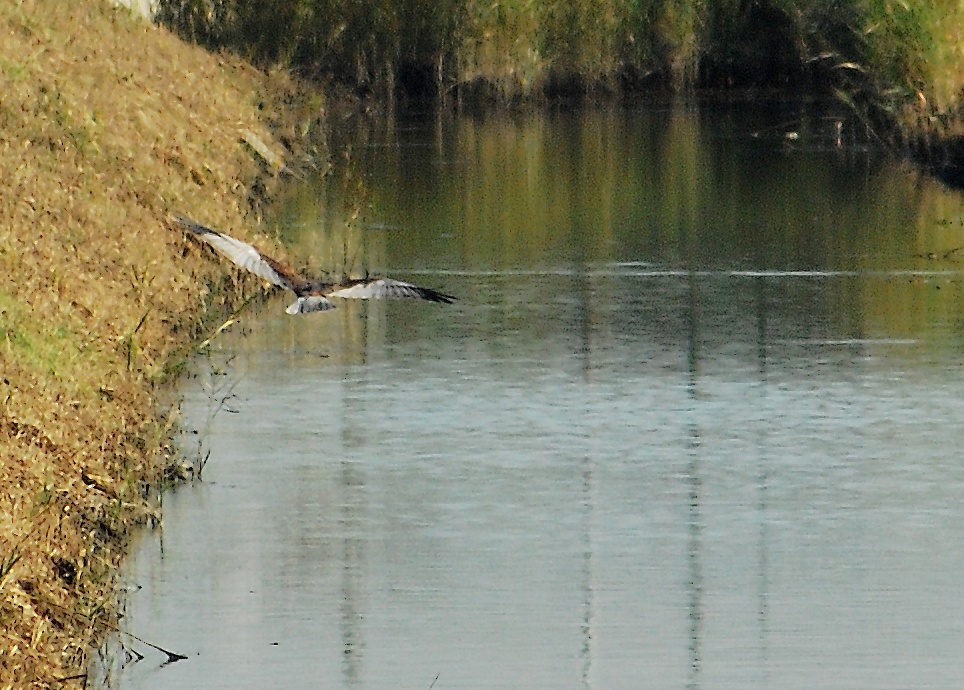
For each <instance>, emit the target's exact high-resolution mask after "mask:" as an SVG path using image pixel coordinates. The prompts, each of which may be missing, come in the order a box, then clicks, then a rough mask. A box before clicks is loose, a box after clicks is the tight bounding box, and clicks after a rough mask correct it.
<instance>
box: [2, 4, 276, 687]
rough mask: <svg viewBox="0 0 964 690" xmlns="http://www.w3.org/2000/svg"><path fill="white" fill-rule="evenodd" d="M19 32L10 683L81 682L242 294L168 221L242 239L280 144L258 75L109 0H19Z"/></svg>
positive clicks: (11, 129)
mask: <svg viewBox="0 0 964 690" xmlns="http://www.w3.org/2000/svg"><path fill="white" fill-rule="evenodd" d="M0 35H2V36H3V47H4V50H3V51H2V55H0V93H2V94H3V96H2V98H0V178H2V179H3V180H4V184H3V186H2V188H0V369H2V373H0V459H2V464H0V688H24V687H58V688H60V687H82V686H83V684H84V681H83V673H84V669H85V664H86V658H87V654H88V651H89V649H90V645H91V644H92V643H94V642H95V641H96V640H97V639H98V638H99V637H100V636H102V635H103V634H104V633H105V632H106V631H107V630H108V629H110V627H111V626H112V625H114V624H115V623H116V621H115V611H114V605H113V600H114V596H115V588H116V586H117V584H118V581H117V578H118V563H119V561H120V559H121V557H122V555H123V551H124V546H125V542H126V538H127V535H128V532H129V530H130V529H131V526H132V525H134V524H135V523H137V522H142V521H143V520H145V519H147V518H148V517H149V515H150V508H149V506H148V504H147V502H146V501H145V496H146V494H147V487H148V486H149V485H150V484H151V483H154V482H157V481H160V480H162V479H163V476H164V473H165V472H166V471H168V468H170V466H171V464H172V463H173V461H174V459H173V457H172V453H171V451H170V449H169V448H168V446H167V443H168V437H169V424H170V423H171V422H172V420H168V419H165V418H163V417H162V416H161V415H160V413H159V411H158V410H159V409H160V408H159V405H158V396H159V395H162V393H163V391H164V384H165V382H167V381H169V380H170V378H171V377H172V374H174V373H176V371H177V369H178V367H179V366H180V364H182V363H183V361H184V359H185V357H186V356H187V355H188V348H189V347H190V343H191V342H194V341H195V340H196V338H197V337H198V336H199V335H200V334H204V333H205V332H207V330H208V329H209V328H211V324H209V323H207V322H205V319H206V318H208V319H210V318H215V317H216V316H217V315H218V314H219V313H222V312H223V309H222V307H223V308H227V306H228V305H227V304H225V303H226V302H229V301H231V300H232V299H237V297H238V289H228V290H223V289H221V288H222V287H223V281H224V280H225V278H224V274H223V272H222V271H220V270H219V269H218V267H217V266H216V265H215V264H213V263H212V262H209V261H206V260H205V259H204V257H202V255H201V254H200V253H199V252H197V251H196V250H195V249H194V248H193V247H192V246H189V245H188V244H186V243H185V240H184V238H183V237H182V236H181V235H180V234H179V233H178V232H175V231H174V230H173V229H171V228H170V227H168V226H167V225H166V224H165V222H164V219H165V217H166V214H167V213H168V212H169V211H175V210H177V211H184V212H187V213H190V214H192V215H195V216H197V217H199V218H203V219H205V220H206V221H208V222H210V223H213V224H217V225H220V226H223V227H226V228H231V229H233V230H235V231H236V232H240V233H241V234H245V231H244V229H243V228H244V225H245V220H246V219H245V216H246V215H249V209H250V208H251V205H250V201H251V199H250V198H249V194H250V187H249V186H247V185H246V184H245V181H251V180H253V179H255V178H256V176H257V175H258V173H259V170H262V169H263V168H264V167H265V164H264V163H263V162H261V161H260V159H259V157H258V156H257V155H256V154H255V153H254V151H253V149H252V147H251V142H255V144H260V143H267V144H268V145H269V146H271V145H276V144H274V142H273V140H272V137H271V135H270V134H269V132H268V131H267V129H266V127H265V125H264V123H263V118H264V115H265V113H266V112H270V108H264V107H263V103H264V101H260V103H261V105H262V108H260V109H259V97H258V94H262V98H263V94H265V93H266V89H267V88H268V87H267V86H266V83H265V78H264V76H263V75H262V74H261V73H259V72H257V71H256V70H254V69H252V68H250V67H246V66H245V65H244V64H242V63H241V62H240V61H238V60H234V59H233V58H218V57H216V56H213V55H211V54H210V53H208V52H205V51H203V50H201V49H199V48H197V47H192V46H189V45H187V44H185V43H184V42H182V41H181V40H179V39H178V38H176V37H174V36H173V35H171V34H170V33H169V32H167V31H166V30H164V29H158V28H156V27H153V26H151V25H149V24H147V23H145V22H143V21H139V20H137V19H135V18H132V17H131V16H130V15H129V14H128V13H127V12H126V11H124V10H116V9H114V8H112V7H110V6H109V5H108V4H107V3H106V2H102V0H85V1H83V2H74V3H65V2H61V1H60V0H13V1H12V2H6V3H0ZM244 140H247V142H248V143H245V141H244ZM248 220H250V219H248ZM228 287H229V288H231V287H232V286H228ZM234 287H236V286H234ZM232 296H233V297H232ZM205 314H207V316H204V315H205ZM65 678H73V680H70V681H66V682H65V681H63V680H62V679H65Z"/></svg>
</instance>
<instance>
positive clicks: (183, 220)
mask: <svg viewBox="0 0 964 690" xmlns="http://www.w3.org/2000/svg"><path fill="white" fill-rule="evenodd" d="M167 217H168V220H169V221H171V222H172V223H174V224H175V225H180V226H181V227H182V228H184V229H185V230H187V231H188V232H192V233H194V234H195V235H204V234H206V233H209V232H214V230H212V229H211V228H209V227H206V226H204V225H201V224H200V223H198V222H197V221H196V220H193V219H191V218H188V217H187V216H185V215H184V214H183V213H169V214H168V216H167Z"/></svg>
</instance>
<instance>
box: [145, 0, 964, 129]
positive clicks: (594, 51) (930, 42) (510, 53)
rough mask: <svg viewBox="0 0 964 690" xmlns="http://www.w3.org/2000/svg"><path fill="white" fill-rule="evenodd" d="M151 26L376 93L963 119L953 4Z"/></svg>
mask: <svg viewBox="0 0 964 690" xmlns="http://www.w3.org/2000/svg"><path fill="white" fill-rule="evenodd" d="M160 19H161V20H162V21H164V22H165V23H167V24H168V25H170V26H172V27H174V28H176V29H177V30H178V31H180V32H182V33H184V34H187V35H190V36H191V37H193V38H195V39H196V40H199V41H201V42H203V43H206V44H208V45H212V46H219V47H230V48H233V49H235V50H238V51H240V52H242V53H243V54H245V55H246V56H248V57H250V58H253V59H254V60H256V61H259V62H262V63H282V64H284V65H286V66H289V67H293V68H295V69H296V70H298V71H300V72H302V73H305V74H308V75H310V76H316V77H323V78H326V79H333V80H335V81H338V82H341V83H347V84H349V85H350V86H352V87H354V88H359V89H362V90H369V91H374V92H381V93H390V92H396V91H398V90H399V87H401V90H402V91H407V92H410V93H411V92H416V93H422V94H424V93H436V94H450V93H459V94H465V93H475V94H481V95H482V96H483V97H487V98H496V99H499V100H511V99H515V98H519V97H530V96H542V95H546V94H552V93H558V92H587V91H588V92H591V91H594V90H598V89H600V88H602V89H603V90H607V91H619V90H622V89H625V88H627V87H638V86H641V85H650V84H661V85H664V86H669V87H671V88H673V89H686V88H689V87H692V86H711V87H731V86H767V87H773V86H776V87H781V88H806V89H811V90H812V89H824V90H831V89H836V90H839V91H840V92H841V93H844V94H852V95H855V96H857V97H858V98H856V99H855V102H857V101H858V100H860V99H870V100H871V101H873V103H874V104H875V105H876V106H877V107H878V109H879V112H880V113H883V114H884V115H886V116H887V117H889V118H892V119H893V121H895V122H900V123H906V122H914V123H916V124H915V126H920V125H921V124H922V123H924V122H926V121H927V118H931V117H934V116H935V115H939V114H944V113H949V112H951V111H952V110H953V109H955V108H957V106H958V100H959V95H960V90H961V86H962V78H964V47H962V41H961V39H962V38H964V36H962V33H964V29H962V28H961V27H964V21H962V20H964V5H961V3H959V2H953V1H952V0H931V1H930V2H926V3H924V2H919V3H911V2H906V0H837V1H836V2H832V3H828V2H825V0H717V1H716V2H709V1H708V0H598V1H594V0H571V1H569V2H553V1H551V0H497V1H495V2H493V1H491V0H437V1H429V0H407V1H406V2H398V1H397V0H163V1H162V9H161V13H160Z"/></svg>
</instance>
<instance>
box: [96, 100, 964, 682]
mask: <svg viewBox="0 0 964 690" xmlns="http://www.w3.org/2000/svg"><path fill="white" fill-rule="evenodd" d="M838 121H839V120H838V119H837V115H836V114H835V113H833V111H832V110H827V109H825V108H821V107H819V106H817V105H815V104H800V103H794V102H782V103H755V104H754V103H751V104H749V105H747V104H743V105H740V106H733V105H720V104H702V105H692V104H691V105H667V106H665V107H653V106H648V107H638V108H637V107H630V106H626V107H619V108H606V109H590V110H576V111H570V110H560V111H553V110H551V109H548V110H545V111H542V112H537V113H532V112H530V113H516V114H504V115H500V116H494V115H490V116H475V117H473V116H468V115H466V116H458V117H456V116H450V115H438V114H432V113H430V114H424V113H422V114H420V113H413V114H410V115H397V116H395V117H392V118H386V119H373V120H371V121H369V122H367V123H366V124H364V125H357V126H356V127H353V128H352V129H351V130H350V131H345V132H341V133H339V134H338V135H337V137H336V139H337V140H336V141H333V146H336V147H337V150H345V151H346V154H345V155H344V156H342V163H340V164H339V165H338V166H337V168H336V170H335V172H333V173H332V174H330V175H329V176H327V177H326V178H324V179H322V180H314V181H311V180H309V181H306V182H305V183H304V184H300V185H298V186H297V187H295V188H293V189H291V190H290V192H289V193H288V195H287V197H286V199H285V201H284V203H283V204H282V206H281V207H280V210H279V211H278V213H277V220H276V223H275V225H271V226H269V228H270V229H272V230H274V229H276V230H277V232H279V233H280V235H281V236H282V237H283V238H284V240H285V241H286V242H287V243H288V244H289V245H290V247H291V255H292V256H296V257H298V259H299V260H302V261H303V262H304V263H311V264H312V265H314V266H317V267H318V268H319V269H327V270H332V271H336V272H342V271H343V272H350V273H364V272H365V271H370V272H386V273H388V274H389V275H391V276H393V277H395V278H400V279H406V280H411V281H412V282H416V283H419V284H421V285H426V286H429V287H434V288H437V289H440V290H442V291H444V292H447V293H451V294H453V295H456V296H457V297H458V301H457V302H456V303H455V304H453V305H438V304H429V303H412V302H391V303H380V302H379V303H371V304H364V303H360V304H344V303H340V304H339V309H338V310H336V311H333V312H326V313H321V314H315V315H311V316H306V317H291V316H288V315H287V314H285V313H284V307H285V306H286V305H287V304H288V303H289V301H290V299H289V298H290V295H285V296H280V295H279V296H278V297H277V298H272V299H271V300H269V301H268V302H267V303H266V304H265V305H264V306H263V307H262V308H260V309H258V310H257V311H255V312H251V313H245V314H244V315H243V316H242V317H241V321H240V323H239V324H238V325H236V326H235V327H234V328H232V329H229V330H228V331H227V332H225V333H223V334H221V335H220V336H218V337H217V338H216V339H215V340H214V341H213V344H212V347H211V349H210V351H209V352H208V353H207V354H206V355H204V356H200V357H199V358H198V359H197V361H196V363H195V366H194V371H195V373H194V375H192V376H191V377H190V378H188V379H187V380H186V381H185V383H184V385H183V387H182V394H183V416H184V430H183V434H182V436H181V441H182V445H183V447H184V448H185V449H186V453H187V455H188V456H189V457H190V456H191V454H192V453H197V454H199V455H198V457H207V458H208V460H207V463H206V465H205V466H204V469H203V474H202V479H201V480H200V481H194V482H191V483H188V484H185V485H183V486H181V487H179V488H177V489H176V490H174V491H172V492H169V493H168V494H166V495H165V496H164V498H163V524H162V526H161V527H160V528H158V529H156V530H154V531H153V532H149V533H145V535H144V536H143V538H142V540H141V541H140V543H139V545H138V547H137V549H136V550H135V553H134V555H133V556H132V558H131V561H130V564H129V572H128V575H127V579H128V581H129V583H130V585H131V592H130V594H129V597H128V615H127V617H126V618H125V619H124V624H125V626H126V628H125V629H127V630H129V631H130V632H132V633H134V634H135V635H137V636H138V637H139V638H141V639H143V640H147V641H150V642H152V643H154V644H157V645H159V646H163V647H165V648H167V649H172V650H175V651H177V652H178V653H180V654H183V655H185V656H186V657H187V658H186V659H185V660H182V661H178V662H176V663H171V664H165V663H164V661H165V657H164V656H163V655H162V654H159V653H158V652H157V651H155V650H153V649H151V648H148V647H145V646H144V645H142V644H140V643H138V642H136V641H134V640H131V639H127V640H126V641H125V644H126V646H128V647H129V648H131V649H136V650H137V651H138V652H139V653H141V654H144V655H145V658H144V659H143V660H141V661H139V662H136V663H127V664H126V665H123V666H124V667H123V668H120V667H117V668H115V669H114V670H113V671H112V672H111V673H110V684H111V686H112V687H118V688H124V689H128V690H135V689H137V690H147V689H153V688H164V689H165V690H171V689H173V688H192V689H207V688H232V689H235V688H266V687H279V688H282V687H283V688H326V689H330V690H337V689H339V688H343V689H346V690H349V689H354V688H389V687H390V688H411V689H413V690H419V689H421V690H425V689H427V688H430V687H434V688H436V689H437V690H443V689H459V690H469V689H474V688H479V689H482V688H485V689H487V690H488V689H493V688H544V689H547V690H549V689H552V690H557V689H558V690H563V689H569V688H573V689H575V688H606V689H607V690H618V689H622V688H625V689H630V688H641V687H646V688H681V689H682V688H686V689H692V688H703V687H705V688H714V689H729V688H732V689H734V690H737V689H739V690H745V689H746V688H781V689H783V690H789V689H793V688H801V689H802V688H806V689H808V690H809V689H812V688H821V689H831V688H840V689H842V690H843V689H846V690H853V689H855V688H874V689H880V688H907V687H913V688H950V687H956V686H957V684H958V683H959V682H960V679H961V678H962V677H964V656H962V655H961V651H960V650H961V649H962V646H964V578H962V577H961V573H962V572H964V546H962V545H964V500H962V493H964V489H962V487H964V463H962V462H961V460H960V456H958V455H957V453H958V452H960V450H959V449H960V448H961V447H962V446H964V426H962V425H961V421H962V420H964V394H962V391H964V357H962V352H964V300H962V285H964V283H962V279H964V264H962V263H961V261H960V259H961V258H964V251H958V250H959V249H960V248H961V247H962V246H964V206H962V202H961V198H960V197H959V195H957V194H956V193H953V192H950V191H947V190H945V189H943V188H942V187H941V186H940V185H939V184H937V183H935V182H933V181H930V180H927V179H924V178H921V177H920V176H919V175H918V174H917V173H916V172H915V171H914V170H913V169H912V168H910V167H907V166H903V165H901V164H898V163H895V162H893V161H890V160H887V159H886V158H885V157H884V156H883V155H881V154H880V152H879V151H876V150H875V148H874V147H873V145H872V142H871V141H869V140H868V139H867V138H866V137H864V136H862V134H861V132H860V130H859V128H858V127H857V126H856V125H854V124H853V123H851V122H850V121H847V120H846V118H844V119H843V120H842V122H843V125H842V128H839V129H838V125H837V122H838ZM333 136H334V135H333ZM344 161H347V163H346V162H344ZM187 210H188V211H189V209H187ZM212 260H217V259H215V258H214V257H212ZM225 270H230V269H228V268H227V267H225Z"/></svg>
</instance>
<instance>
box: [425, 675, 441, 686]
mask: <svg viewBox="0 0 964 690" xmlns="http://www.w3.org/2000/svg"><path fill="white" fill-rule="evenodd" d="M441 675H442V674H441V673H437V674H435V680H433V681H432V684H431V685H429V686H428V690H432V688H434V687H435V684H436V683H437V682H438V677H439V676H441Z"/></svg>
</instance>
